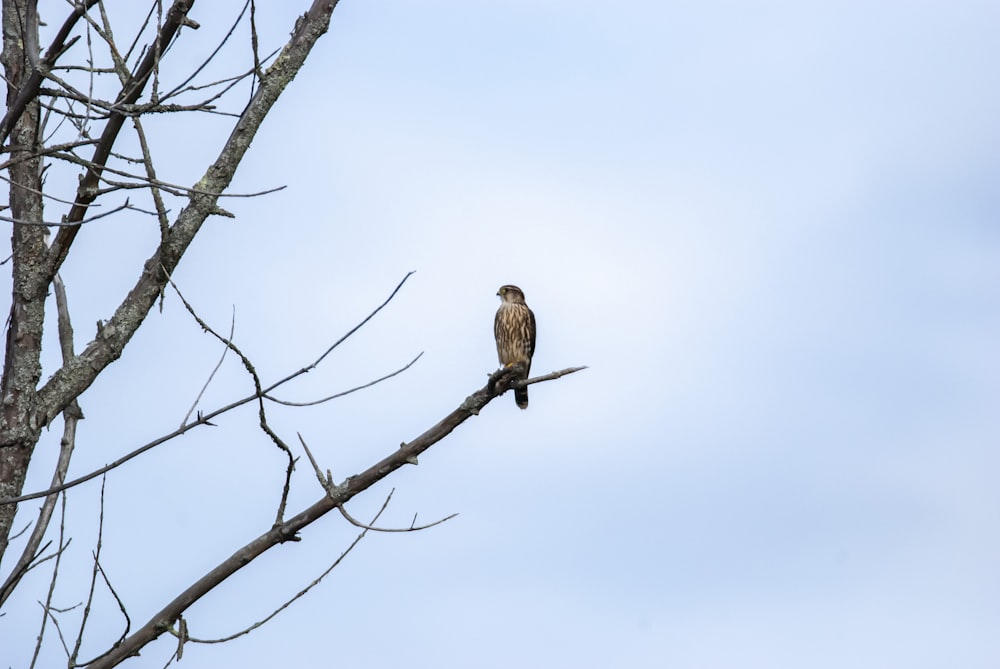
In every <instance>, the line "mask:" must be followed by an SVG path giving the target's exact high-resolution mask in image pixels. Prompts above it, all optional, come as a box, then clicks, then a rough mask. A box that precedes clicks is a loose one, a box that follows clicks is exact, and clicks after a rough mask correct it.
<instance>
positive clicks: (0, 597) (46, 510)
mask: <svg viewBox="0 0 1000 669" xmlns="http://www.w3.org/2000/svg"><path fill="white" fill-rule="evenodd" d="M54 286H55V292H56V310H57V312H58V319H59V320H58V326H59V343H60V346H61V348H62V355H63V360H67V359H69V358H71V357H72V356H73V325H72V324H71V323H70V318H69V304H68V303H67V300H66V287H65V286H64V285H63V282H62V279H61V278H60V277H59V275H56V280H55V282H54ZM82 418H83V412H82V411H80V406H79V405H78V404H77V403H76V401H75V400H74V401H73V402H71V403H70V405H69V406H68V407H66V410H65V411H63V421H64V424H63V436H62V440H61V441H60V443H59V459H58V461H57V462H56V468H55V471H54V472H53V473H52V483H51V485H50V486H49V487H50V488H57V487H58V486H60V485H62V483H63V481H65V480H66V472H67V471H68V470H69V461H70V457H71V456H72V455H73V449H74V447H75V445H76V424H77V422H78V421H79V420H80V419H82ZM57 499H58V495H57V494H55V493H53V494H51V495H48V496H47V497H46V498H45V502H44V503H43V504H42V508H41V510H40V511H39V512H38V520H37V521H35V527H34V529H33V530H32V532H31V536H30V537H29V538H28V542H27V544H26V545H25V547H24V550H23V551H22V552H21V557H20V558H19V559H18V561H17V563H16V564H15V565H14V567H13V568H12V569H11V571H10V575H9V576H8V577H7V579H6V580H5V581H4V583H3V585H0V606H3V603H4V602H6V601H7V598H8V597H10V594H11V593H12V592H14V588H16V587H17V584H18V583H20V581H21V577H22V576H24V574H26V573H27V572H28V570H29V569H31V566H32V562H33V560H35V559H36V557H37V553H38V546H39V545H40V544H41V542H42V539H43V538H44V537H45V533H46V531H47V530H48V528H49V521H50V519H51V518H52V511H53V510H54V509H55V505H56V500H57Z"/></svg>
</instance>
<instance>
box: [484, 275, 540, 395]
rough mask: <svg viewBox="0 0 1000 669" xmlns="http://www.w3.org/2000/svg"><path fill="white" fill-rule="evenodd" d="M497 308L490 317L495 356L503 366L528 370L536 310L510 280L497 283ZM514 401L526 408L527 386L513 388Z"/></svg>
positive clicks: (532, 352) (526, 373)
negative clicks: (533, 310)
mask: <svg viewBox="0 0 1000 669" xmlns="http://www.w3.org/2000/svg"><path fill="white" fill-rule="evenodd" d="M497 295H499V296H500V308H499V309H497V315H496V318H495V319H494V320H493V334H494V336H495V337H496V340H497V357H498V358H500V364H501V365H502V366H503V367H505V368H506V367H513V366H514V365H518V364H519V365H521V366H522V368H523V374H524V375H523V376H522V377H521V378H525V379H526V378H528V372H529V371H531V356H532V355H534V353H535V314H534V313H532V311H531V309H529V308H528V305H527V304H525V302H524V291H522V290H521V289H520V288H518V287H517V286H512V285H510V284H508V285H505V286H500V290H498V291H497ZM514 401H515V402H517V406H519V407H521V408H522V409H527V408H528V389H527V388H526V387H523V388H515V389H514Z"/></svg>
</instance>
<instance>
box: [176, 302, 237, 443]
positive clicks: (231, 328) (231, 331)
mask: <svg viewBox="0 0 1000 669" xmlns="http://www.w3.org/2000/svg"><path fill="white" fill-rule="evenodd" d="M235 332H236V307H235V306H234V307H233V318H232V321H231V322H230V323H229V339H230V340H232V338H233V334H234V333H235ZM227 353H229V347H228V346H223V347H222V355H220V356H219V362H217V363H215V367H213V368H212V372H211V373H210V374H209V375H208V379H206V380H205V385H203V386H202V387H201V390H200V391H198V396H197V397H195V398H194V402H193V403H192V404H191V408H190V409H188V412H187V413H186V414H184V419H183V420H181V427H184V426H185V425H186V424H187V422H188V418H190V417H191V414H192V413H194V410H195V409H196V408H197V407H198V402H200V401H201V398H202V396H203V395H204V394H205V391H206V390H208V386H209V385H211V383H212V379H214V378H215V374H216V372H218V371H219V368H220V367H222V362H223V361H224V360H225V359H226V354H227Z"/></svg>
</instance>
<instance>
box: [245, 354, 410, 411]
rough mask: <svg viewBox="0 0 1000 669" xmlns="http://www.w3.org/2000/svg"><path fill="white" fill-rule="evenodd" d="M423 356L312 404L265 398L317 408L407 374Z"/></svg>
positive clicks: (285, 403) (271, 398)
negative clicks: (319, 405) (318, 405)
mask: <svg viewBox="0 0 1000 669" xmlns="http://www.w3.org/2000/svg"><path fill="white" fill-rule="evenodd" d="M423 354H424V352H423V351H421V352H420V353H418V354H417V357H415V358H414V359H413V360H410V361H409V362H408V363H406V364H405V365H403V366H402V367H400V368H399V369H397V370H396V371H394V372H390V373H388V374H386V375H385V376H382V377H379V378H377V379H375V380H374V381H369V382H368V383H365V384H362V385H360V386H355V387H353V388H351V389H349V390H344V391H342V392H339V393H336V394H335V395H330V396H329V397H324V398H323V399H319V400H313V401H312V402H290V401H288V400H279V399H278V398H276V397H272V396H271V395H267V394H265V395H264V397H265V398H266V399H269V400H271V401H272V402H274V403H275V404H283V405H285V406H287V407H311V406H316V405H317V404H323V403H324V402H329V401H330V400H335V399H337V398H338V397H343V396H344V395H350V394H351V393H356V392H358V391H359V390H364V389H365V388H371V387H372V386H374V385H375V384H376V383H381V382H382V381H385V380H386V379H391V378H392V377H394V376H396V375H397V374H402V373H403V372H405V371H406V370H408V369H409V368H410V367H412V366H413V364H414V363H415V362H416V361H417V360H420V357H421V356H422V355H423Z"/></svg>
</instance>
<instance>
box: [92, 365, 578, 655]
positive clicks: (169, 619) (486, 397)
mask: <svg viewBox="0 0 1000 669" xmlns="http://www.w3.org/2000/svg"><path fill="white" fill-rule="evenodd" d="M564 371H565V370H564ZM517 373H518V372H517V370H514V369H501V370H499V371H497V372H495V373H494V374H491V375H490V379H489V381H488V382H487V384H486V386H484V387H483V388H481V389H479V390H477V391H476V392H474V393H472V394H471V395H469V396H468V397H467V398H465V401H464V402H462V404H461V405H460V406H459V407H458V408H457V409H455V410H454V411H452V412H451V413H450V414H448V415H447V416H445V417H444V418H443V419H441V420H440V421H439V422H438V423H437V424H435V425H434V426H432V427H431V428H429V429H428V430H427V431H426V432H424V433H423V434H421V435H420V436H419V437H417V438H416V439H414V440H413V441H411V442H409V443H405V444H403V445H402V446H401V447H400V448H398V449H396V450H394V451H393V452H392V453H390V454H389V455H388V456H386V457H385V458H383V459H382V460H380V461H379V462H377V463H375V464H374V465H372V466H371V467H369V468H368V469H366V470H364V471H363V472H361V473H360V474H358V475H356V476H351V477H348V478H347V479H346V480H344V481H343V482H342V483H341V484H340V485H337V486H334V487H331V489H330V492H328V493H327V494H326V495H324V496H323V498H322V499H320V500H319V501H317V502H316V503H314V504H313V505H312V506H310V507H309V508H307V509H305V510H304V511H302V512H301V513H299V514H297V515H295V516H293V517H292V518H289V519H288V520H286V521H284V522H283V523H280V524H278V525H276V526H274V527H273V528H271V529H270V530H269V531H267V532H265V533H264V534H262V535H260V536H259V537H257V538H256V539H254V540H253V541H251V542H250V543H248V544H246V545H245V546H243V547H242V548H240V549H238V550H237V551H236V552H235V553H233V554H232V555H231V556H229V557H228V558H226V559H225V560H223V561H222V562H220V563H219V564H218V565H217V566H216V567H215V568H214V569H212V570H211V571H210V572H208V573H207V574H205V575H204V576H202V577H201V578H200V579H198V580H197V581H195V582H194V583H193V584H191V586H189V587H188V588H187V589H185V590H184V591H183V592H182V593H181V594H180V595H178V596H177V597H176V598H175V599H174V600H172V601H171V602H170V603H168V604H167V605H166V606H165V607H164V608H163V609H161V610H160V611H159V612H158V613H156V614H155V615H154V616H153V617H152V618H150V619H149V620H148V621H147V622H146V623H145V624H144V625H143V626H142V627H140V628H139V629H137V630H136V631H135V633H133V634H132V635H131V636H130V637H128V638H127V639H125V641H124V642H123V643H122V644H121V645H120V646H118V647H116V648H114V649H113V650H112V651H111V652H110V653H108V655H106V656H105V657H103V658H101V659H100V660H98V661H97V662H95V663H94V664H92V665H90V669H108V668H109V667H113V666H115V665H116V664H118V663H119V662H121V661H122V660H124V659H125V658H127V657H130V656H132V655H134V654H135V653H137V652H138V651H139V649H141V648H143V647H144V646H145V645H146V644H148V643H150V642H151V641H153V640H154V639H156V638H157V637H159V636H160V635H161V634H163V633H164V632H166V631H167V630H169V629H170V627H171V625H172V624H173V623H174V622H175V621H176V620H178V618H179V617H180V616H181V614H183V613H184V611H186V610H187V609H188V608H189V607H190V606H191V605H192V604H194V603H195V602H197V601H198V600H199V599H201V598H202V597H204V596H205V595H206V594H208V593H209V592H211V590H212V589H213V588H215V587H216V586H217V585H218V584H219V583H221V582H222V581H224V580H226V579H227V578H229V577H230V576H232V575H233V574H235V573H236V572H237V571H239V570H240V569H242V568H243V567H245V566H246V565H247V564H249V563H250V562H252V561H253V560H254V559H256V558H257V557H259V556H260V555H261V554H263V553H264V552H265V551H267V550H268V549H270V548H273V547H274V546H277V545H278V544H281V543H284V542H286V541H292V540H295V539H296V538H297V535H298V533H299V532H300V531H301V530H302V529H304V528H305V527H308V526H309V525H311V524H312V523H313V522H315V521H316V520H318V519H319V518H322V517H323V516H324V515H326V514H327V513H329V512H330V511H332V510H333V509H336V508H337V507H339V506H341V505H343V504H345V503H346V502H348V501H349V500H351V499H352V498H353V497H354V496H355V495H357V494H359V493H361V492H363V491H365V490H367V489H368V488H370V487H371V486H372V485H374V484H375V483H376V482H378V481H381V480H382V479H384V478H385V477H386V476H388V475H389V474H391V473H392V472H394V471H396V470H397V469H399V468H400V467H402V466H403V465H405V464H407V463H408V462H412V461H413V460H414V459H416V457H417V456H418V455H420V454H421V453H423V452H424V451H426V450H427V449H428V448H430V447H431V446H433V445H434V444H435V443H437V442H438V441H440V440H441V439H443V438H444V437H446V436H447V435H448V434H450V433H451V432H452V430H454V429H455V428H456V427H458V426H459V425H461V424H462V423H464V422H465V421H466V420H468V419H469V418H471V417H472V416H474V415H477V414H478V413H479V412H480V411H481V410H482V409H483V407H485V406H486V405H487V404H489V402H490V401H492V400H493V399H494V398H495V397H498V396H499V395H500V394H502V393H503V392H505V390H506V389H507V387H509V386H510V381H509V380H510V379H511V378H513V377H515V376H516V374H517ZM565 373H566V374H569V373H572V372H569V371H565ZM498 389H502V390H500V391H499V392H498Z"/></svg>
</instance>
